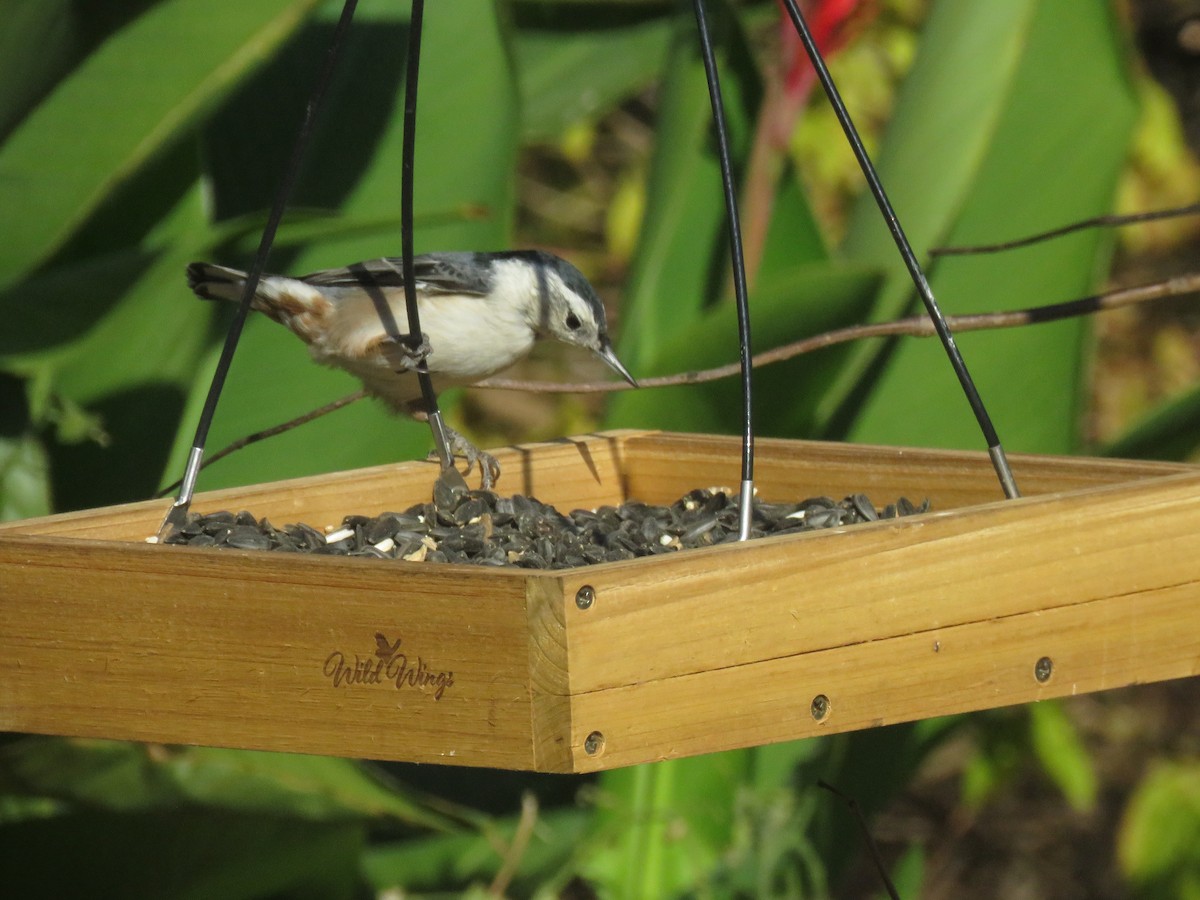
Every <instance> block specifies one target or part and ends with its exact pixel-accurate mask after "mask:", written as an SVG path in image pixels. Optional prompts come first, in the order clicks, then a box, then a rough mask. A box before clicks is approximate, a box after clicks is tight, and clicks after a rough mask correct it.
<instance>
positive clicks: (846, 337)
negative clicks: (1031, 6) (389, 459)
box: [475, 273, 1200, 394]
mask: <svg viewBox="0 0 1200 900" xmlns="http://www.w3.org/2000/svg"><path fill="white" fill-rule="evenodd" d="M1197 291H1200V273H1197V274H1191V275H1181V276H1179V277H1177V278H1170V279H1168V280H1166V281H1160V282H1156V283H1154V284H1148V285H1141V286H1138V287H1132V288H1121V289H1120V290H1115V291H1109V292H1106V293H1101V294H1093V295H1092V296H1090V297H1083V298H1081V299H1078V300H1069V301H1066V302H1065V303H1051V304H1049V305H1047V306H1032V307H1029V308H1027V309H1019V310H1012V311H1010V312H996V313H976V314H973V315H964V316H947V317H946V323H947V324H948V325H949V326H950V327H951V328H952V329H953V330H954V331H956V332H961V331H983V330H987V329H997V328H1016V327H1019V326H1022V325H1037V324H1041V323H1044V322H1054V321H1057V320H1059V319H1069V318H1073V317H1074V316H1084V315H1090V314H1092V313H1096V312H1100V311H1101V310H1106V309H1118V308H1120V307H1122V306H1131V305H1133V304H1135V303H1145V302H1147V301H1149V300H1161V299H1163V298H1165V297H1178V296H1180V295H1183V294H1192V293H1196V292H1197ZM935 335H936V332H935V331H934V327H933V323H932V322H930V320H929V319H928V318H926V317H925V316H913V317H911V318H907V319H896V320H894V321H891V322H877V323H875V324H871V325H851V326H848V327H846V328H838V329H834V330H833V331H826V332H824V333H822V334H817V335H813V336H812V337H808V338H804V339H803V340H799V341H795V342H793V343H791V344H784V345H783V346H781V347H776V348H774V349H772V350H767V351H765V352H763V353H759V354H757V355H755V357H754V360H753V362H754V365H755V367H758V366H767V365H770V364H771V363H777V362H783V361H784V360H788V359H792V358H794V357H797V356H801V355H803V354H805V353H812V352H813V351H814V350H822V349H824V348H825V347H832V346H834V345H836V344H845V343H848V342H849V341H857V340H861V339H863V338H873V337H895V336H906V337H934V336H935ZM739 371H740V367H739V366H738V364H737V363H728V364H727V365H724V366H718V367H716V368H714V369H703V370H701V371H698V372H681V373H679V374H676V375H660V376H658V377H653V378H639V379H638V386H639V387H643V388H656V387H671V386H674V385H680V384H701V383H703V382H708V381H716V380H717V379H720V378H728V377H730V376H731V375H736V374H737V373H738V372H739ZM475 387H482V388H493V389H500V390H512V391H538V392H545V393H562V394H593V393H607V392H609V391H623V390H630V389H631V386H630V385H628V384H624V383H621V382H615V381H605V382H577V383H573V384H570V383H562V382H550V381H521V380H517V379H508V378H489V379H487V380H486V381H481V382H479V383H478V384H476V385H475Z"/></svg>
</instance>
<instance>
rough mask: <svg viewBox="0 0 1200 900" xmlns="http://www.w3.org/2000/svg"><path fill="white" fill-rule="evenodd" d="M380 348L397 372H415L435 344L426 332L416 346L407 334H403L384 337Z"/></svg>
mask: <svg viewBox="0 0 1200 900" xmlns="http://www.w3.org/2000/svg"><path fill="white" fill-rule="evenodd" d="M379 349H380V351H381V352H382V353H383V356H384V358H385V359H386V360H387V361H388V365H389V366H391V367H392V369H393V370H394V371H396V372H415V371H416V370H417V369H418V368H419V367H420V365H421V363H423V362H425V360H426V359H427V358H428V357H429V354H430V353H432V352H433V346H432V345H431V344H430V343H429V338H428V337H426V336H425V335H424V334H422V335H421V343H420V344H418V345H417V346H415V347H414V346H413V345H412V344H411V343H409V340H408V337H407V336H402V337H400V338H393V337H386V338H384V339H383V340H382V341H381V342H380V345H379Z"/></svg>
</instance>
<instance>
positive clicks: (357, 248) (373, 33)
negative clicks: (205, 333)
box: [164, 0, 519, 512]
mask: <svg viewBox="0 0 1200 900" xmlns="http://www.w3.org/2000/svg"><path fill="white" fill-rule="evenodd" d="M395 14H396V7H395V5H394V4H371V5H368V6H367V7H366V8H364V9H362V10H360V12H359V17H360V18H359V19H356V21H359V25H360V27H361V31H360V33H361V34H362V35H363V37H362V38H361V39H360V42H359V43H356V44H354V45H353V46H352V47H351V48H350V52H349V53H348V55H347V57H346V60H345V68H344V71H343V77H342V79H340V80H339V81H338V83H337V84H335V85H334V86H333V87H332V88H331V93H330V96H329V101H328V102H329V106H328V114H327V115H325V116H323V117H322V118H321V120H320V123H319V127H318V129H317V132H316V135H315V142H314V155H313V161H312V163H311V167H312V168H311V169H310V171H311V172H312V173H313V174H312V175H311V176H310V177H308V178H307V180H303V179H302V184H301V185H300V188H299V198H298V202H300V203H305V204H308V205H322V204H324V203H337V204H339V210H340V214H341V216H342V217H343V218H344V220H346V221H359V222H383V221H386V220H387V219H388V218H389V217H394V216H395V215H396V211H397V206H398V203H399V197H400V167H401V139H402V121H401V118H402V117H401V103H402V96H401V94H400V92H399V91H398V89H397V86H398V85H399V84H400V79H401V73H402V72H403V65H404V53H403V49H404V47H405V46H406V33H405V28H404V27H403V23H398V22H397V21H395ZM464 21H470V22H471V23H472V27H470V28H466V29H464V28H463V27H462V23H463V22H464ZM310 43H311V42H309V43H306V42H303V41H302V42H301V45H302V46H310ZM309 59H310V57H308V56H304V55H303V54H300V55H299V56H292V57H289V60H288V61H285V62H281V63H280V64H279V66H277V67H271V68H269V69H267V70H266V71H264V73H263V74H262V76H261V78H256V79H253V80H252V81H251V82H250V83H249V84H248V85H247V86H246V88H245V94H246V96H244V97H241V98H237V99H235V101H234V105H233V107H232V108H231V110H230V111H229V112H228V113H225V114H223V115H222V116H220V117H219V118H218V119H217V120H215V121H214V122H213V123H212V126H211V129H210V141H211V142H212V143H213V144H214V145H215V144H217V143H225V144H227V145H228V144H231V143H233V142H231V141H230V140H229V137H228V136H229V135H230V134H247V135H249V134H253V133H254V132H255V129H254V127H253V126H254V124H255V123H256V122H260V121H261V120H262V116H263V115H269V114H270V111H271V110H273V109H295V108H297V106H298V101H302V99H303V97H304V96H305V94H304V92H305V91H307V89H308V86H307V85H304V86H303V88H301V87H299V86H297V84H296V80H295V78H294V75H292V76H291V77H289V73H293V72H294V68H291V69H290V68H289V65H290V66H292V67H294V66H295V65H296V64H298V63H301V62H303V63H304V64H307V61H308V60H309ZM420 91H421V93H420V98H419V103H418V124H417V159H416V164H415V166H416V172H417V178H416V196H415V198H414V200H415V204H414V205H415V209H416V212H417V214H418V222H419V223H421V224H420V225H419V227H418V228H417V231H416V234H415V235H414V243H415V244H416V249H417V251H418V252H422V251H423V250H433V249H438V250H453V249H478V250H487V249H494V248H500V247H505V246H507V245H508V244H509V243H510V239H509V229H510V223H511V217H512V210H513V204H514V194H513V178H512V170H513V166H514V165H515V159H516V148H517V139H518V132H519V123H518V109H517V91H516V83H515V78H514V76H513V73H512V71H511V59H510V56H509V52H508V47H507V35H506V33H505V31H504V29H503V27H502V21H501V17H500V14H499V11H498V10H497V8H496V5H495V4H494V3H492V2H490V0H470V2H465V0H464V2H460V3H456V4H454V5H453V6H450V5H447V4H436V5H431V6H430V7H429V9H428V10H427V12H426V15H425V26H424V35H423V49H422V54H421V79H420ZM451 110H457V111H466V110H470V114H469V115H466V114H465V113H464V114H461V115H460V114H453V115H451V114H448V112H447V111H451ZM294 127H295V123H294V122H289V123H279V124H278V129H279V130H280V132H281V134H282V135H283V137H281V138H279V140H282V141H284V142H286V141H288V140H290V139H291V131H292V129H293V128H294ZM350 133H353V134H356V135H359V136H361V141H359V142H351V141H346V140H345V135H346V134H350ZM237 144H238V149H237V152H236V153H234V152H233V150H229V152H230V153H232V154H233V155H232V157H230V158H223V160H222V161H217V160H211V161H210V168H209V170H208V172H209V175H210V177H211V179H212V183H213V189H214V192H215V195H216V197H217V206H218V207H219V208H223V209H225V210H226V212H227V213H228V214H230V215H241V214H244V213H245V212H246V211H247V209H248V208H253V206H252V205H248V204H247V203H245V202H244V199H243V198H242V197H241V195H240V194H239V186H240V185H243V184H244V183H246V182H247V181H253V180H254V179H255V173H256V172H257V171H258V168H257V166H259V165H269V164H270V160H271V158H272V152H273V151H271V149H270V147H268V149H267V152H266V154H265V162H259V163H256V162H255V161H254V159H253V157H255V156H256V155H257V154H258V152H259V146H258V141H257V139H251V138H250V137H247V138H244V139H243V140H241V141H240V142H237ZM227 149H228V148H227ZM238 159H241V160H243V161H244V164H245V166H247V167H249V168H242V167H239V166H235V165H233V162H232V161H236V160H238ZM326 172H331V173H334V175H335V177H334V178H333V181H335V182H336V185H335V186H334V187H329V186H325V187H323V186H322V185H321V184H320V181H321V177H322V176H321V173H326ZM263 176H264V177H266V173H265V172H264V173H263ZM230 193H233V194H235V195H237V196H234V197H232V199H227V200H222V199H221V198H222V197H223V196H228V195H229V194H230ZM260 199H261V200H262V201H263V202H266V201H267V199H268V198H267V197H266V196H263V197H261V198H260ZM466 207H481V208H483V209H486V210H487V211H488V215H487V216H486V217H484V218H467V217H460V218H448V217H447V216H446V215H445V212H446V211H448V210H461V209H464V208H466ZM324 238H325V239H323V240H322V241H320V242H319V243H314V244H313V245H312V246H310V247H308V248H306V249H305V250H304V251H303V252H301V253H299V254H297V255H294V256H290V257H288V258H287V259H286V260H285V266H286V271H292V272H308V271H313V270H315V269H320V268H325V267H328V266H340V265H345V264H347V263H350V262H354V261H356V260H360V259H369V258H372V257H376V256H385V255H386V256H394V255H396V254H397V253H398V252H399V244H400V236H399V229H398V228H397V229H396V230H395V231H392V232H389V231H387V230H382V229H381V230H371V231H367V232H364V233H361V234H343V235H338V234H328V235H325V236H324ZM220 261H221V262H225V263H235V264H236V263H237V262H238V261H237V260H236V259H233V260H231V259H226V258H222V259H221V260H220ZM278 265H279V263H278V262H276V263H274V265H273V267H274V266H278ZM180 279H181V283H182V270H181V271H180ZM211 371H212V363H211V362H210V363H209V364H208V365H206V366H204V367H203V369H202V371H201V372H200V373H199V374H198V376H197V378H196V381H195V384H194V386H193V388H192V391H191V393H190V396H189V400H188V404H187V407H186V409H185V413H184V416H183V420H182V421H183V425H182V426H181V429H180V432H179V434H178V435H177V437H176V441H175V445H174V450H173V452H172V455H171V460H170V463H169V465H168V467H167V470H166V474H165V475H164V481H165V482H168V483H169V482H170V481H173V480H174V479H175V478H177V477H178V475H179V474H180V472H181V470H182V467H183V461H184V459H185V458H186V453H187V448H188V447H189V446H190V443H191V440H192V434H193V432H194V429H195V420H196V415H198V412H199V409H200V407H201V405H202V404H203V397H204V395H205V394H206V393H207V391H208V384H209V378H210V374H211ZM359 387H360V385H359V384H358V382H357V381H355V380H354V379H352V378H351V377H350V376H348V375H346V374H345V373H342V372H337V371H333V370H329V369H323V368H320V367H318V366H315V365H313V363H312V362H311V360H310V359H309V357H308V354H307V352H306V351H305V349H304V347H303V345H302V344H301V343H300V342H299V341H298V340H297V339H296V338H295V337H294V336H292V335H291V334H289V333H287V332H286V331H285V330H284V329H282V328H280V327H279V326H278V325H276V324H275V323H273V322H270V321H267V320H265V319H264V318H262V317H258V316H255V317H252V318H251V320H250V321H249V322H248V323H247V327H246V331H245V333H244V335H243V337H242V341H241V344H240V346H239V349H238V354H237V356H236V357H235V359H234V364H233V368H232V369H231V371H230V375H229V380H228V382H227V383H226V387H225V391H224V393H223V395H222V398H221V403H220V406H219V407H218V409H217V416H216V419H215V420H214V423H213V428H212V432H211V437H210V440H209V446H210V447H211V448H213V449H214V450H215V449H218V448H220V447H222V446H224V445H225V444H227V443H229V442H231V441H233V440H236V439H238V438H241V437H244V436H246V435H248V434H251V433H254V432H257V431H260V430H262V429H264V428H268V427H271V426H274V425H277V424H280V423H281V422H284V421H287V420H289V419H291V418H293V417H295V416H298V415H301V414H303V413H306V412H308V411H309V410H311V409H313V408H315V407H317V406H320V405H322V404H324V403H328V402H330V401H333V400H335V399H337V398H339V397H341V396H344V395H346V394H348V393H351V392H352V391H354V390H356V389H358V388H359ZM430 446H431V440H430V437H429V429H428V428H427V427H426V426H423V425H420V424H418V423H415V422H412V421H409V420H406V419H403V418H397V417H396V416H395V415H393V414H392V413H390V412H389V411H388V410H386V409H385V408H384V407H383V405H382V404H379V403H377V402H375V401H367V402H362V403H357V404H354V405H353V406H352V407H350V408H348V409H345V410H342V411H339V412H338V413H336V414H335V415H332V416H329V417H327V418H324V419H320V420H318V421H316V422H313V423H312V424H310V425H306V426H304V428H302V429H297V430H295V431H291V432H288V433H287V434H285V435H282V436H279V437H275V438H272V439H271V440H269V441H265V442H263V443H262V444H259V445H256V446H254V447H251V448H248V449H246V450H244V451H242V452H240V453H237V454H235V455H233V456H231V457H230V458H229V459H228V460H225V461H222V462H221V463H219V464H218V465H217V466H214V467H213V468H212V469H206V470H205V472H204V475H203V476H202V478H201V484H202V486H204V487H205V488H209V487H219V486H225V485H230V484H245V483H252V482H262V481H270V480H274V479H278V478H287V477H293V476H299V475H308V474H315V473H319V472H327V471H331V470H333V469H339V468H354V467H356V466H363V465H373V464H382V463H386V462H394V461H396V460H398V459H405V458H413V457H418V458H420V457H424V456H425V454H426V452H427V450H428V449H429V447H430ZM347 512H351V510H347Z"/></svg>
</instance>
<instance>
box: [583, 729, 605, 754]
mask: <svg viewBox="0 0 1200 900" xmlns="http://www.w3.org/2000/svg"><path fill="white" fill-rule="evenodd" d="M603 749H604V735H603V734H601V733H600V732H599V731H593V732H592V733H591V734H589V735H588V736H587V737H585V738H584V739H583V752H584V753H586V754H587V755H588V756H595V755H596V754H597V753H599V752H600V751H601V750H603Z"/></svg>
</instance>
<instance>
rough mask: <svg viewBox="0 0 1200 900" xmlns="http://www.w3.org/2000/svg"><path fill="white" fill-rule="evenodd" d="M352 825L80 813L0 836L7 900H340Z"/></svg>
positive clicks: (354, 874)
mask: <svg viewBox="0 0 1200 900" xmlns="http://www.w3.org/2000/svg"><path fill="white" fill-rule="evenodd" d="M363 832H364V830H363V828H362V826H361V825H358V824H349V823H332V824H331V823H325V822H310V821H304V820H297V819H287V818H281V817H278V816H270V815H266V816H253V815H238V814H234V813H229V812H226V811H221V810H186V811H180V810H166V811H160V812H155V813H149V814H137V815H129V814H119V813H110V812H103V811H85V812H81V813H77V814H74V815H63V816H56V817H53V818H49V819H43V820H38V821H25V822H21V823H18V824H13V825H5V826H3V827H0V846H3V848H4V850H3V854H2V856H3V859H4V865H3V866H0V893H3V894H4V896H7V897H37V896H43V897H46V896H54V897H69V896H79V895H80V893H81V892H82V893H83V894H86V895H87V896H91V897H123V898H128V900H140V898H147V900H153V898H160V897H173V898H184V900H242V898H244V900H254V898H261V897H294V898H312V900H317V898H345V900H349V898H351V897H354V896H356V894H355V893H354V891H355V888H356V886H357V884H358V880H359V879H358V871H357V868H358V859H359V855H360V853H361V851H362V847H363V844H364V833H363Z"/></svg>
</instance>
